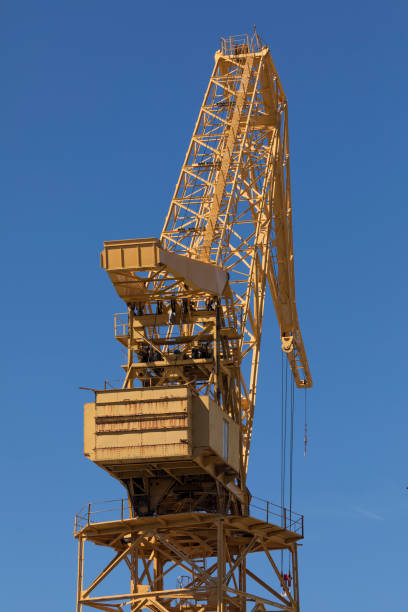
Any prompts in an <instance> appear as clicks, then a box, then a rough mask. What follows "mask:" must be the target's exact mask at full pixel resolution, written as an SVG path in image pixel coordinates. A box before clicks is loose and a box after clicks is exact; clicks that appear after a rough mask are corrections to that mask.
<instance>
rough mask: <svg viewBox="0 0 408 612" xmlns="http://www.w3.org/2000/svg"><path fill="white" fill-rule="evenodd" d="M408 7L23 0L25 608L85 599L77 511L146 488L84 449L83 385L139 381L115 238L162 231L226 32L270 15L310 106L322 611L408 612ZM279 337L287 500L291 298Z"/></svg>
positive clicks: (15, 587) (8, 122)
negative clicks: (131, 365) (132, 376)
mask: <svg viewBox="0 0 408 612" xmlns="http://www.w3.org/2000/svg"><path fill="white" fill-rule="evenodd" d="M407 19H408V6H407V4H406V3H405V2H397V1H390V2H388V3H380V2H376V1H372V2H361V1H360V2H358V1H357V2H356V1H354V2H351V1H349V0H346V1H344V2H342V3H334V2H323V1H316V0H310V1H309V2H300V1H293V2H286V3H283V2H273V1H271V0H269V1H265V0H259V1H258V2H257V3H256V4H255V6H254V7H252V6H250V4H249V3H248V2H243V1H241V0H237V1H236V2H234V3H220V2H219V1H218V2H214V1H212V0H207V1H206V2H205V3H203V4H202V5H201V4H200V3H197V2H194V3H192V2H184V1H183V2H172V3H170V2H162V1H161V2H156V3H139V2H136V1H133V2H131V1H129V0H121V1H119V2H108V1H106V0H98V1H96V0H86V1H82V2H78V1H76V0H71V1H70V2H67V1H66V0H61V1H59V2H51V1H41V0H40V1H39V2H29V1H28V0H21V1H20V2H10V1H7V0H4V1H3V3H2V6H1V8H0V30H1V32H0V34H1V36H0V40H1V42H0V45H1V51H2V52H1V60H0V62H1V64H0V65H1V68H0V70H1V72H0V74H1V84H2V96H1V98H0V121H1V137H0V156H1V164H0V197H1V207H2V221H3V223H2V239H1V242H0V249H1V257H2V262H3V272H2V289H3V291H2V299H1V304H0V307H1V310H2V320H3V333H2V335H3V342H2V346H3V350H2V399H3V410H2V417H1V418H2V424H3V426H2V444H1V446H0V458H1V464H2V468H3V469H2V471H3V479H2V498H3V499H2V502H1V514H2V525H3V527H4V528H5V529H4V532H3V546H2V553H1V558H0V563H1V571H2V581H4V584H6V585H7V587H8V588H7V589H4V588H3V594H2V598H3V601H4V607H5V608H6V607H7V609H8V610H10V612H14V611H17V610H21V609H25V608H28V607H29V608H30V610H32V611H37V610H38V611H40V610H41V612H46V611H48V610H49V611H50V612H51V611H53V610H55V609H57V608H58V610H59V611H60V612H65V610H66V611H68V610H72V609H73V606H74V597H75V576H76V548H75V544H74V542H73V538H72V529H73V516H74V514H75V512H76V511H77V510H78V509H79V507H80V506H82V505H83V504H84V503H87V502H88V501H92V500H101V499H109V498H112V497H116V496H120V495H121V494H122V490H121V488H120V486H119V485H118V484H116V483H115V482H114V481H113V480H112V479H110V478H109V477H108V476H107V475H106V474H105V473H104V472H103V471H102V470H98V469H97V468H96V467H95V466H93V465H92V464H91V463H90V462H87V460H86V459H85V458H83V456H82V404H83V402H84V401H87V400H88V395H87V394H86V392H82V391H79V390H78V387H79V386H89V387H98V386H101V385H102V384H103V381H104V379H114V378H119V376H120V367H119V366H120V364H121V363H122V356H121V352H120V348H119V347H118V346H116V345H115V342H114V339H113V322H112V321H113V317H112V315H113V313H114V312H118V311H119V312H120V311H123V306H122V304H121V303H120V301H119V298H117V297H116V296H115V294H114V291H113V289H112V288H111V286H110V284H109V282H108V279H107V277H106V276H105V275H104V273H103V272H102V271H101V270H100V268H99V259H98V253H99V250H100V249H101V245H102V242H103V241H104V240H114V239H119V238H133V237H142V236H157V235H159V234H160V231H161V227H162V224H163V220H164V215H165V213H166V211H167V208H168V205H169V201H170V198H171V195H172V192H173V189H174V185H175V182H176V179H177V176H178V172H179V169H180V165H181V163H182V160H183V159H184V155H185V150H186V147H187V145H188V142H189V138H190V135H191V131H192V129H193V126H194V123H195V120H196V115H197V112H198V109H199V106H200V103H201V99H202V96H203V92H204V88H205V87H206V84H207V81H208V77H209V74H210V71H211V69H212V65H213V54H214V52H215V50H216V49H217V48H218V47H219V38H220V36H222V35H229V34H240V33H242V32H246V31H248V30H250V29H251V28H252V26H253V24H254V23H256V24H257V28H258V30H259V32H260V33H261V36H262V38H263V40H264V41H265V42H266V43H268V44H269V45H270V49H271V53H272V56H273V58H274V61H275V64H276V66H277V68H278V71H279V74H280V77H281V80H282V83H283V86H284V88H285V91H286V94H287V96H288V99H289V121H290V123H289V125H290V138H291V171H292V193H293V204H294V245H295V264H296V275H297V279H296V280H297V302H298V309H299V316H300V322H301V327H302V331H303V335H304V340H305V344H306V349H307V352H308V355H309V361H310V366H311V370H312V374H313V377H314V380H315V387H314V389H313V390H312V391H311V392H310V393H309V398H308V399H309V452H308V456H307V458H306V459H305V458H304V457H303V441H302V438H303V431H302V430H303V408H302V406H303V396H302V394H301V393H300V392H299V393H297V396H296V402H297V408H296V414H297V417H296V430H295V475H294V507H295V509H297V510H298V511H299V512H302V513H304V514H305V528H306V532H305V536H306V537H305V541H304V546H303V547H302V552H301V556H300V564H301V566H300V580H301V597H302V599H301V604H302V609H303V610H304V612H309V611H310V612H312V611H313V612H328V611H329V612H340V611H341V612H343V610H344V609H348V610H358V609H361V608H363V609H370V610H373V612H375V611H377V610H378V611H379V610H384V609H392V608H394V607H395V608H398V609H400V608H401V605H402V602H403V601H405V600H406V592H405V580H406V575H405V565H406V548H407V542H406V535H405V531H406V529H405V525H406V520H407V504H408V496H407V495H408V492H407V491H406V490H405V486H406V484H408V474H407V461H406V446H407V445H406V437H407V417H406V412H407V410H406V405H407V402H406V388H405V382H406V374H404V371H405V367H406V355H405V342H406V329H405V321H406V303H407V298H408V295H407V283H406V254H405V251H406V243H407V238H406V233H407V230H406V227H407V222H408V214H407V206H406V185H405V183H406V174H407V171H406V140H407V121H406V95H407V84H406V63H407V34H406V23H407ZM263 342H264V344H263V352H262V362H261V367H260V379H259V393H258V398H257V409H256V418H255V433H254V437H253V444H252V453H251V467H250V485H251V487H252V489H253V491H254V493H255V494H256V495H259V496H260V497H264V498H268V499H270V500H272V501H276V502H278V503H279V496H280V491H279V478H280V467H279V448H278V443H277V440H278V437H277V430H278V429H279V427H280V424H279V419H280V342H279V334H278V328H277V324H276V321H275V315H274V312H273V309H272V307H271V304H270V303H269V304H268V308H267V312H266V319H265V325H264V340H263ZM266 466H267V467H266ZM45 593H46V596H45ZM57 602H58V603H57Z"/></svg>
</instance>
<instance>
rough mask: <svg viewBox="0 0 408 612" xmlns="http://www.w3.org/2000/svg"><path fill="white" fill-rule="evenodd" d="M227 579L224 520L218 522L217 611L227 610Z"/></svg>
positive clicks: (223, 611)
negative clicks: (225, 583) (225, 589)
mask: <svg viewBox="0 0 408 612" xmlns="http://www.w3.org/2000/svg"><path fill="white" fill-rule="evenodd" d="M224 581H225V549H224V520H223V519H220V520H219V521H218V523H217V612H226V611H225V606H224Z"/></svg>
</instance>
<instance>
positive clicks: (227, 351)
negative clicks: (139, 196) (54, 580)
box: [75, 33, 312, 612]
mask: <svg viewBox="0 0 408 612" xmlns="http://www.w3.org/2000/svg"><path fill="white" fill-rule="evenodd" d="M101 266H102V267H103V268H104V269H105V270H106V272H107V273H108V275H109V277H110V279H111V281H112V284H113V286H114V288H115V290H116V291H117V293H118V295H119V297H120V298H121V299H122V300H123V301H124V303H125V304H126V308H127V311H126V312H125V313H124V314H117V315H115V336H116V338H117V340H118V341H119V342H120V343H121V344H122V345H123V346H124V347H125V350H126V354H127V360H126V363H125V364H123V365H122V369H123V372H124V378H123V384H120V385H118V387H117V388H114V387H113V388H112V387H109V386H106V385H105V387H106V388H105V389H102V390H95V391H94V393H95V398H94V401H93V402H92V403H88V404H85V413H84V415H85V416H84V429H85V434H84V453H85V456H87V457H88V458H89V459H90V460H91V461H93V462H94V463H96V464H97V465H98V466H100V467H102V468H103V469H104V470H106V471H107V472H108V473H109V474H110V475H111V476H113V477H114V478H116V479H118V480H119V481H120V482H121V483H122V484H123V486H124V487H125V489H126V498H125V499H124V500H114V501H112V502H106V503H105V504H101V505H99V504H88V505H87V506H86V507H85V508H84V509H83V510H82V511H81V512H80V513H79V514H78V515H77V516H76V521H75V537H76V538H77V540H78V546H79V555H78V588H77V612H81V611H82V610H83V609H84V608H94V609H97V610H105V611H108V612H113V611H116V612H118V611H124V610H130V611H131V612H136V610H151V611H154V612H163V611H164V612H169V611H172V612H181V611H185V612H187V611H191V612H193V611H195V612H204V611H216V612H238V611H248V612H255V611H261V610H263V611H266V610H288V611H289V610H291V611H293V612H297V611H298V610H299V586H298V569H297V546H298V542H299V540H300V539H301V538H302V537H303V517H302V516H301V515H298V514H295V513H294V512H292V511H291V509H290V510H286V509H285V508H283V507H281V506H276V505H274V504H272V503H270V502H268V501H265V500H263V499H259V498H256V497H254V496H253V495H252V494H251V492H250V491H249V490H248V488H247V471H248V459H249V451H250V442H251V433H252V426H253V420H254V409H255V396H256V388H257V374H258V366H259V358H260V345H261V332H262V319H263V314H264V302H265V295H266V292H267V291H270V293H271V295H272V299H273V303H274V306H275V310H276V314H277V318H278V322H279V327H280V334H281V342H282V350H283V351H284V353H286V355H287V359H288V362H289V365H290V368H291V371H292V373H293V378H294V381H295V384H296V385H297V387H304V388H307V387H310V386H311V385H312V379H311V375H310V371H309V367H308V362H307V358H306V354H305V350H304V346H303V342H302V336H301V333H300V329H299V323H298V317H297V312H296V302H295V287H294V260H293V244H292V207H291V194H290V174H289V148H288V118H287V101H286V97H285V94H284V91H283V89H282V86H281V83H280V80H279V77H278V74H277V72H276V69H275V66H274V64H273V62H272V58H271V55H270V52H269V48H268V47H267V46H264V45H262V44H261V41H260V39H259V36H258V35H257V34H256V33H254V35H245V36H239V37H230V38H226V39H221V48H220V50H219V51H217V52H216V53H215V63H214V69H213V71H212V74H211V76H210V80H209V83H208V87H207V89H206V92H205V95H204V100H203V103H202V106H201V109H200V112H199V115H198V119H197V122H196V124H195V128H194V132H193V136H192V138H191V142H190V144H189V147H188V149H187V154H186V157H185V160H184V163H183V166H182V169H181V172H180V176H179V179H178V182H177V184H176V188H175V192H174V196H173V199H172V201H171V204H170V208H169V211H168V214H167V218H166V220H165V223H164V227H163V230H162V233H161V236H160V239H158V238H142V239H131V240H129V239H126V240H115V241H109V242H105V243H104V249H103V251H102V253H101ZM87 543H92V544H96V545H98V546H101V547H104V549H105V553H106V552H109V551H110V558H109V560H108V563H107V564H106V565H105V566H104V567H103V569H102V570H98V571H97V572H96V573H95V570H94V567H93V565H92V563H91V564H87V563H86V559H85V549H88V546H87ZM282 551H285V558H287V559H288V567H287V568H286V569H285V573H283V570H282V567H279V559H278V557H279V555H281V554H282ZM92 558H93V557H92ZM92 572H93V573H92ZM115 573H116V574H117V579H116V581H115V582H114V584H115V589H114V590H115V592H113V593H112V592H111V591H110V590H109V589H110V588H111V587H110V584H111V583H112V580H111V578H113V576H114V574H115ZM121 580H123V581H124V582H123V584H124V587H123V589H122V590H119V592H117V586H116V585H117V584H118V583H119V581H121Z"/></svg>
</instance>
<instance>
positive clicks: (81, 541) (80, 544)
mask: <svg viewBox="0 0 408 612" xmlns="http://www.w3.org/2000/svg"><path fill="white" fill-rule="evenodd" d="M83 582H84V539H83V538H82V536H79V538H78V576H77V604H76V612H81V611H82V604H81V603H80V601H81V599H82V588H83Z"/></svg>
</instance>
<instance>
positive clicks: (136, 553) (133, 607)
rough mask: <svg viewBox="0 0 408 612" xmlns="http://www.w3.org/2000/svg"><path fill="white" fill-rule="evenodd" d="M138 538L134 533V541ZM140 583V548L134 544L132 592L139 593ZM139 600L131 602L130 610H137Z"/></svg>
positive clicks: (131, 558)
mask: <svg viewBox="0 0 408 612" xmlns="http://www.w3.org/2000/svg"><path fill="white" fill-rule="evenodd" d="M135 540H136V536H135V535H133V534H132V543H133V542H134V541H135ZM138 584H139V548H138V546H134V547H133V548H132V550H131V551H130V592H131V593H137V592H138ZM136 606H137V601H136V602H135V601H133V602H132V603H131V604H130V611H131V612H134V610H136V609H137V608H136Z"/></svg>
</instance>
